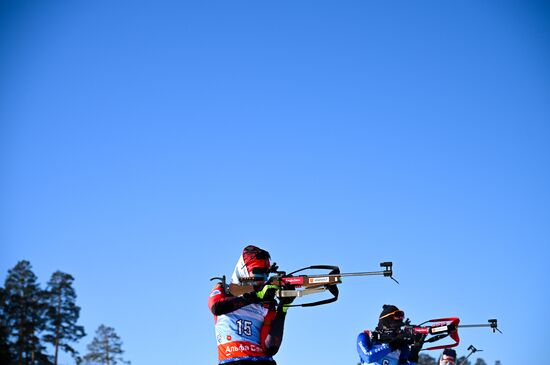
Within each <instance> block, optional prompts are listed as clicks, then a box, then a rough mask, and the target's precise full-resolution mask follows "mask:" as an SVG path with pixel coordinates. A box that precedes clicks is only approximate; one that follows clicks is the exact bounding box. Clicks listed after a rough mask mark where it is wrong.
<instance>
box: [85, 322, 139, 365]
mask: <svg viewBox="0 0 550 365" xmlns="http://www.w3.org/2000/svg"><path fill="white" fill-rule="evenodd" d="M88 351H89V352H88V353H87V354H86V355H85V356H84V361H85V362H86V363H87V364H90V365H91V364H93V365H95V364H100V365H116V364H117V363H118V361H120V362H122V363H124V364H130V361H125V360H123V359H122V354H123V353H124V351H123V350H122V341H121V340H120V337H119V336H118V335H117V334H116V332H115V330H114V328H112V327H108V326H104V325H100V326H99V327H98V329H97V330H96V332H95V337H94V339H93V340H92V343H90V344H89V345H88Z"/></svg>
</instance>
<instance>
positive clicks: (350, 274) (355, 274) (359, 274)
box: [328, 271, 387, 277]
mask: <svg viewBox="0 0 550 365" xmlns="http://www.w3.org/2000/svg"><path fill="white" fill-rule="evenodd" d="M384 273H387V271H365V272H350V273H344V274H332V275H328V276H341V277H345V276H371V275H384Z"/></svg>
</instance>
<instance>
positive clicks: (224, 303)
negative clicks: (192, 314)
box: [208, 283, 258, 316]
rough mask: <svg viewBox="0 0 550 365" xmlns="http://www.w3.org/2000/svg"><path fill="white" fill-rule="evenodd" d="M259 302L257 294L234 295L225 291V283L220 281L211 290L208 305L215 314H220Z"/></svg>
mask: <svg viewBox="0 0 550 365" xmlns="http://www.w3.org/2000/svg"><path fill="white" fill-rule="evenodd" d="M257 302H258V299H257V297H256V295H244V296H240V297H234V296H232V295H230V294H229V295H228V294H227V293H226V292H225V290H224V288H223V285H222V284H221V283H218V284H217V285H216V286H215V287H214V288H213V289H212V291H211V292H210V297H209V298H208V307H209V308H210V311H211V312H212V314H213V315H215V316H219V315H222V314H226V313H230V312H233V311H235V310H237V309H239V308H242V307H244V306H246V305H249V304H251V303H257Z"/></svg>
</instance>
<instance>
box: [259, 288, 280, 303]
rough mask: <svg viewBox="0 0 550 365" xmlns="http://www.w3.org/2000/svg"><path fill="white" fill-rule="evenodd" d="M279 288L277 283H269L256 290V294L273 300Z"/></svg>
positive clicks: (264, 298)
mask: <svg viewBox="0 0 550 365" xmlns="http://www.w3.org/2000/svg"><path fill="white" fill-rule="evenodd" d="M277 290H279V287H278V286H277V285H272V284H267V285H264V286H263V288H262V289H261V290H259V291H257V292H256V296H257V297H258V298H259V299H261V300H273V299H274V298H275V293H276V292H277Z"/></svg>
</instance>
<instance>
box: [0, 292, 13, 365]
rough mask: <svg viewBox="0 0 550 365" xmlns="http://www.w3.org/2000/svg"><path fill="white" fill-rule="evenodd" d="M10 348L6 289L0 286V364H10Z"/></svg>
mask: <svg viewBox="0 0 550 365" xmlns="http://www.w3.org/2000/svg"><path fill="white" fill-rule="evenodd" d="M11 348H12V345H11V343H10V339H9V330H8V323H7V320H6V291H5V290H4V288H2V287H0V364H12V356H11Z"/></svg>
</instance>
